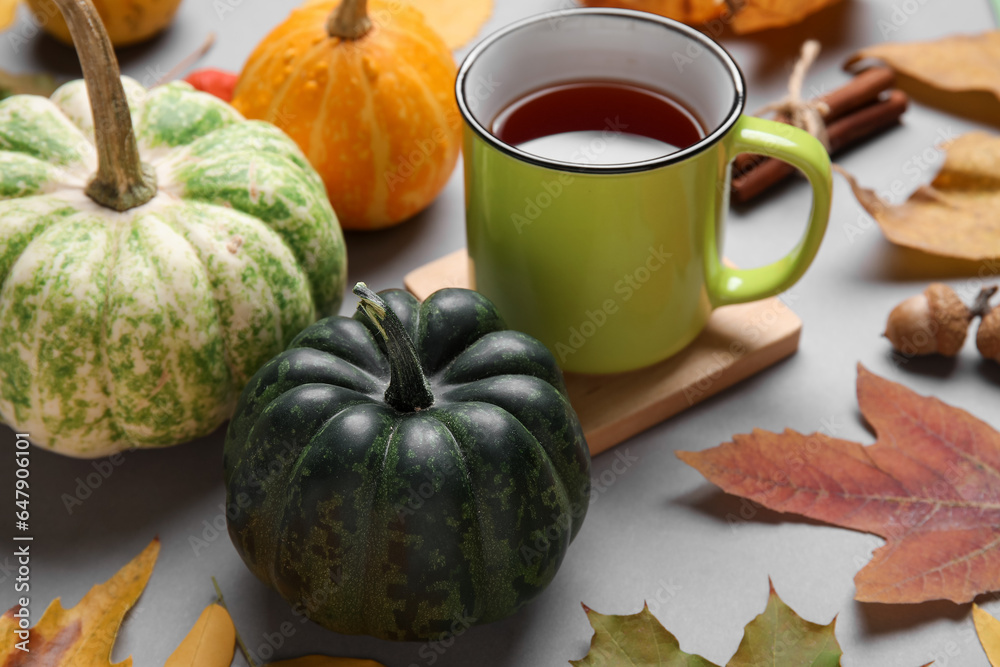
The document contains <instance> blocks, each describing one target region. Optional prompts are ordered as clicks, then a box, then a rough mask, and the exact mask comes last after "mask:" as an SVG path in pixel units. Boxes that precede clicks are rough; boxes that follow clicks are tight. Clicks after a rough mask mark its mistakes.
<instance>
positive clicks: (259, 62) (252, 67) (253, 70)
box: [234, 10, 316, 99]
mask: <svg viewBox="0 0 1000 667" xmlns="http://www.w3.org/2000/svg"><path fill="white" fill-rule="evenodd" d="M293 11H294V10H293ZM315 32H316V30H315V28H313V27H312V26H306V27H304V28H301V29H300V30H296V31H293V32H290V33H288V34H287V35H284V36H283V37H282V38H281V41H279V42H278V43H277V44H275V45H274V48H278V47H279V46H284V45H285V44H286V43H288V42H291V43H292V44H295V43H296V42H298V41H300V39H301V38H302V37H303V36H305V35H309V34H314V33H315ZM254 55H256V49H255V50H254V52H253V53H251V54H250V57H249V58H248V59H247V65H248V67H247V69H245V70H244V71H243V74H244V75H245V76H247V77H249V79H248V80H251V81H252V80H254V79H255V78H256V77H257V75H258V70H260V69H261V68H262V67H263V66H264V65H265V64H266V63H267V61H266V60H265V59H264V58H260V59H257V58H254ZM234 99H235V96H234Z"/></svg>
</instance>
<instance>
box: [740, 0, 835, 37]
mask: <svg viewBox="0 0 1000 667" xmlns="http://www.w3.org/2000/svg"><path fill="white" fill-rule="evenodd" d="M838 2H840V0H746V2H745V3H744V4H743V8H742V9H741V10H739V11H738V12H737V13H736V16H734V17H733V24H732V25H733V32H735V33H737V34H739V35H744V34H747V33H751V32H760V31H761V30H769V29H771V28H785V27H787V26H790V25H795V24H796V23H801V22H802V21H804V20H806V19H807V18H808V17H809V16H811V15H812V14H815V13H816V12H818V11H820V10H821V9H826V8H827V7H829V6H830V5H834V4H836V3H838Z"/></svg>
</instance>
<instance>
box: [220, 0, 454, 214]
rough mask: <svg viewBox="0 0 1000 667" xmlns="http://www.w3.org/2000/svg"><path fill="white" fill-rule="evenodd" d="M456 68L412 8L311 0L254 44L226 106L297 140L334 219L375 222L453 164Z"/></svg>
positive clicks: (432, 187) (431, 192) (442, 178)
mask: <svg viewBox="0 0 1000 667" xmlns="http://www.w3.org/2000/svg"><path fill="white" fill-rule="evenodd" d="M369 9H370V10H371V14H370V15H369V11H368V10H369ZM455 74H456V67H455V61H454V59H453V58H452V55H451V51H449V50H448V47H447V46H446V45H445V43H444V41H443V40H442V39H441V38H440V37H439V36H438V35H437V34H436V33H435V32H434V31H433V30H431V28H429V27H428V26H427V24H426V23H425V21H424V18H423V15H422V14H421V13H420V12H418V11H417V10H415V9H413V8H411V7H410V6H409V5H407V4H405V3H399V2H398V1H395V0H372V1H371V6H370V7H369V6H368V3H367V2H366V1H365V0H344V2H343V4H341V3H340V2H339V0H317V1H314V2H312V3H307V4H306V5H304V6H302V7H300V8H298V9H296V10H294V11H293V12H292V13H291V15H290V16H289V17H288V19H287V20H286V21H285V22H284V23H282V24H281V25H279V26H278V27H277V28H276V29H275V30H274V31H273V32H272V33H271V34H270V35H268V36H267V37H266V38H265V39H264V41H263V42H261V43H260V44H259V45H258V46H257V48H256V50H255V51H254V52H253V53H252V54H251V55H250V59H249V60H248V61H247V63H246V66H245V67H244V69H243V73H242V74H241V75H240V79H239V81H238V82H237V84H236V91H235V94H234V97H233V106H234V107H236V108H237V109H238V110H239V111H240V112H242V113H243V115H245V116H246V117H248V118H254V119H261V120H266V121H269V122H271V123H274V124H275V125H277V126H278V127H280V128H281V129H282V130H284V131H285V132H286V133H287V134H288V135H289V136H290V137H291V138H292V139H294V140H295V141H296V142H297V143H298V144H299V146H300V147H301V148H302V150H303V152H304V153H305V154H306V155H307V156H308V158H309V161H310V162H312V164H313V166H314V167H315V168H316V170H317V171H318V172H319V173H320V175H321V176H322V177H323V180H324V182H325V183H326V188H327V192H328V193H329V195H330V201H331V202H332V203H333V207H334V209H335V210H336V211H337V215H338V216H339V218H340V222H341V225H343V226H344V227H345V228H348V229H378V228H380V227H387V226H389V225H394V224H397V223H399V222H402V221H403V220H406V219H407V218H410V217H412V216H413V215H415V214H416V213H419V212H420V211H422V210H423V209H425V208H426V207H427V206H428V205H430V203H431V202H432V201H433V200H434V198H435V197H437V195H438V193H440V192H441V190H442V188H444V186H445V184H446V183H447V182H448V179H449V177H450V176H451V173H452V171H454V169H455V164H456V162H457V161H458V153H459V149H460V146H461V139H462V124H461V118H460V116H459V113H458V107H457V104H456V102H455V97H454V92H453V86H454V80H455Z"/></svg>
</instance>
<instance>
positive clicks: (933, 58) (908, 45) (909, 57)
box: [847, 30, 1000, 98]
mask: <svg viewBox="0 0 1000 667" xmlns="http://www.w3.org/2000/svg"><path fill="white" fill-rule="evenodd" d="M868 58H873V59H876V60H881V61H882V62H884V63H885V64H886V65H888V66H889V67H891V68H892V69H894V70H895V71H896V72H897V73H899V74H903V75H906V76H908V77H911V78H913V79H916V80H917V81H920V82H923V83H925V84H928V85H930V86H932V87H934V88H936V89H938V90H939V91H944V92H947V93H962V92H975V91H978V92H986V93H989V94H991V95H994V96H996V97H997V98H1000V30H991V31H990V32H985V33H982V34H980V35H955V36H953V37H945V38H944V39H938V40H934V41H931V42H904V43H892V42H890V43H885V44H876V45H874V46H869V47H867V48H864V49H861V50H860V51H858V52H857V53H855V54H854V55H853V56H851V57H850V59H848V61H847V66H848V67H850V66H851V65H854V64H855V63H857V62H859V61H861V60H865V59H868Z"/></svg>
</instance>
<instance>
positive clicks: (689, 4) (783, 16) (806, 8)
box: [581, 0, 840, 34]
mask: <svg viewBox="0 0 1000 667" xmlns="http://www.w3.org/2000/svg"><path fill="white" fill-rule="evenodd" d="M581 2H582V3H583V4H584V5H587V6H588V7H619V8H622V9H637V10H640V11H644V12H652V13H653V14H659V15H660V16H666V17H667V18H672V19H674V20H677V21H682V22H684V23H688V24H690V25H699V24H703V23H709V22H710V21H714V20H717V19H718V20H721V21H723V22H724V23H729V24H730V25H731V26H732V28H733V32H735V33H737V34H745V33H750V32H759V31H761V30H768V29H770V28H784V27H787V26H790V25H794V24H796V23H800V22H801V21H804V20H805V19H806V18H808V17H809V16H810V15H811V14H815V13H816V12H818V11H820V10H821V9H826V8H827V7H829V6H830V5H834V4H836V3H838V2H840V0H581Z"/></svg>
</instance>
